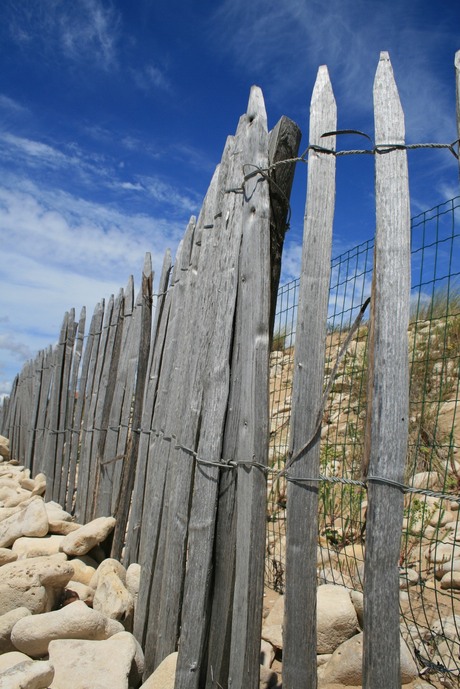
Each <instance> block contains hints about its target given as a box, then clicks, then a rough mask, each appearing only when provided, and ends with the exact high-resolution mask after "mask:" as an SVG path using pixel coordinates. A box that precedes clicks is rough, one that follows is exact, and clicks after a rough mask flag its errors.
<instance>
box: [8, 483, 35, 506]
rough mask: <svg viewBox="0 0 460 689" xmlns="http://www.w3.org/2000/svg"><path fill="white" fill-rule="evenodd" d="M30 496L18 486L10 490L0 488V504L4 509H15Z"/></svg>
mask: <svg viewBox="0 0 460 689" xmlns="http://www.w3.org/2000/svg"><path fill="white" fill-rule="evenodd" d="M31 496H32V493H31V492H30V490H24V489H23V488H20V487H19V485H18V486H17V487H16V488H12V487H11V488H10V487H9V486H2V487H0V502H1V503H2V505H3V506H4V507H16V506H17V505H20V504H21V503H22V502H24V500H28V499H29V498H30V497H31Z"/></svg>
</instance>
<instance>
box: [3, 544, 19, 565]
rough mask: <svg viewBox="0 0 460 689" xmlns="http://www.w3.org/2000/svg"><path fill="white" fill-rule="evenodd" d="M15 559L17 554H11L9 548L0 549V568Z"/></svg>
mask: <svg viewBox="0 0 460 689" xmlns="http://www.w3.org/2000/svg"><path fill="white" fill-rule="evenodd" d="M17 559H18V556H17V553H13V552H12V550H11V549H10V548H0V567H1V566H2V565H6V564H8V562H14V561H15V560H17Z"/></svg>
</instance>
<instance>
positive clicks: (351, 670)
mask: <svg viewBox="0 0 460 689" xmlns="http://www.w3.org/2000/svg"><path fill="white" fill-rule="evenodd" d="M362 656H363V633H362V632H361V633H360V634H357V635H356V636H354V637H352V638H351V639H348V640H347V641H344V642H343V643H342V644H340V646H338V648H337V649H336V650H335V651H334V653H333V654H332V656H331V658H330V660H329V661H328V662H327V663H326V664H325V665H324V666H322V667H321V668H319V669H318V680H319V687H322V686H327V685H329V684H332V685H333V684H338V685H341V684H342V685H345V686H356V687H359V686H361V683H362ZM416 677H418V669H417V666H416V664H415V661H414V660H413V658H412V656H411V654H410V651H409V649H408V647H407V644H406V642H405V641H404V640H403V639H402V638H401V682H402V684H408V683H409V682H411V681H412V680H413V679H415V678H416Z"/></svg>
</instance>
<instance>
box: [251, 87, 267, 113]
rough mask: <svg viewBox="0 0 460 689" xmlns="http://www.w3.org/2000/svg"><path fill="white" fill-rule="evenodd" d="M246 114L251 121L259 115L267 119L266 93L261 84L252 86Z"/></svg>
mask: <svg viewBox="0 0 460 689" xmlns="http://www.w3.org/2000/svg"><path fill="white" fill-rule="evenodd" d="M246 114H247V116H248V119H249V121H250V122H252V121H253V120H254V119H255V118H256V117H257V116H259V117H263V118H264V119H265V120H266V119H267V113H266V110H265V101H264V94H263V93H262V89H261V88H260V86H255V85H253V86H251V91H250V93H249V101H248V108H247V111H246Z"/></svg>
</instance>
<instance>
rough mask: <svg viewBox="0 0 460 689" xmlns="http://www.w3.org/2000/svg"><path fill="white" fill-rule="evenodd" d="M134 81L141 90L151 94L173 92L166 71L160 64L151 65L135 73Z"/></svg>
mask: <svg viewBox="0 0 460 689" xmlns="http://www.w3.org/2000/svg"><path fill="white" fill-rule="evenodd" d="M133 75H134V80H135V82H136V84H137V85H138V86H139V88H140V89H142V90H143V91H146V92H147V93H150V92H151V91H152V90H155V91H158V90H160V91H171V90H172V86H171V82H170V81H169V79H168V77H167V75H166V70H165V69H164V68H162V67H160V66H159V65H158V64H152V63H149V64H147V65H145V66H144V67H143V68H142V69H138V70H135V71H133Z"/></svg>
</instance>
